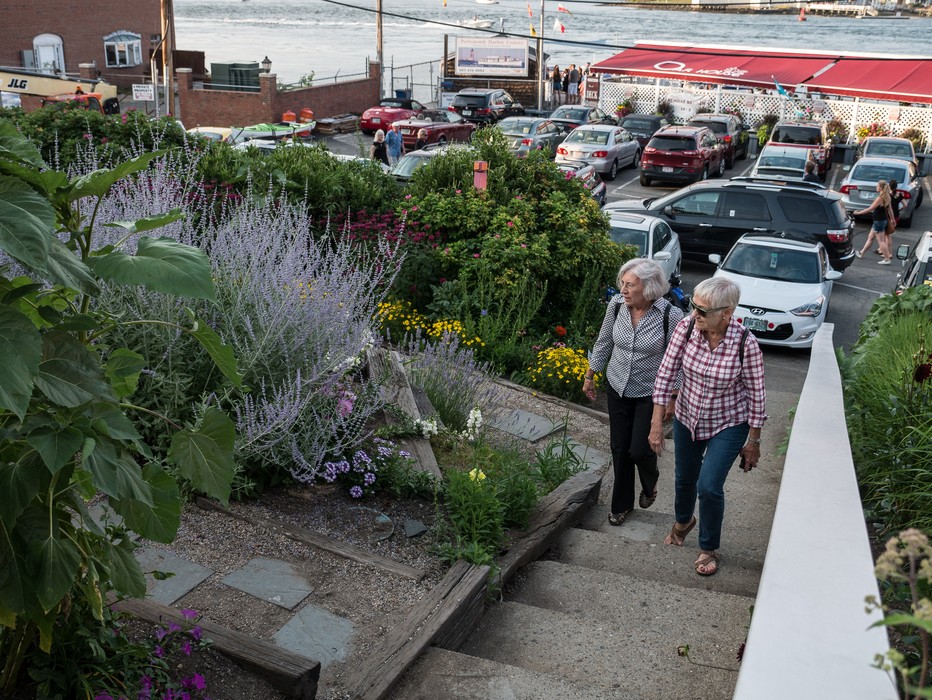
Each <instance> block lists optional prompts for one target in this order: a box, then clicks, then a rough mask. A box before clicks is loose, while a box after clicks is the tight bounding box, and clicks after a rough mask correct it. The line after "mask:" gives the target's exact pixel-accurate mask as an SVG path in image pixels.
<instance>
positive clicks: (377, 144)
mask: <svg viewBox="0 0 932 700" xmlns="http://www.w3.org/2000/svg"><path fill="white" fill-rule="evenodd" d="M369 157H370V158H372V160H377V161H380V162H382V163H385V165H391V164H390V163H389V162H388V147H387V146H386V145H385V132H384V131H382V130H381V129H379V130H378V131H376V132H375V136H373V137H372V146H371V147H370V148H369Z"/></svg>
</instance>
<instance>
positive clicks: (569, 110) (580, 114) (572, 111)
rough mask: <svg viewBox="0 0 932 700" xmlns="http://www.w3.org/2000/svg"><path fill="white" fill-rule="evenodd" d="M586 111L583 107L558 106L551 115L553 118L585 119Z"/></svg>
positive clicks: (587, 111)
mask: <svg viewBox="0 0 932 700" xmlns="http://www.w3.org/2000/svg"><path fill="white" fill-rule="evenodd" d="M588 113H589V110H588V109H586V108H584V107H583V108H580V107H576V108H573V107H560V108H559V109H557V110H556V111H555V112H554V113H553V115H552V117H553V118H554V119H585V118H586V115H587V114H588Z"/></svg>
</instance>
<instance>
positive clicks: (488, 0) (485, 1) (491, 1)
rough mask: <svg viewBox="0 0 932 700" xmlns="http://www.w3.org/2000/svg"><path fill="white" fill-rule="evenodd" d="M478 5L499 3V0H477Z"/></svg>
mask: <svg viewBox="0 0 932 700" xmlns="http://www.w3.org/2000/svg"><path fill="white" fill-rule="evenodd" d="M476 4H477V5H497V4H498V0H476Z"/></svg>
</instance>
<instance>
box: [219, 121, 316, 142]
mask: <svg viewBox="0 0 932 700" xmlns="http://www.w3.org/2000/svg"><path fill="white" fill-rule="evenodd" d="M315 126H317V122H316V121H311V122H303V123H301V124H297V123H293V122H274V123H267V124H254V125H252V126H243V127H239V128H234V129H233V133H232V135H231V137H230V141H231V142H232V143H242V142H243V141H251V140H253V139H286V138H295V139H309V138H311V132H312V131H314V127H315Z"/></svg>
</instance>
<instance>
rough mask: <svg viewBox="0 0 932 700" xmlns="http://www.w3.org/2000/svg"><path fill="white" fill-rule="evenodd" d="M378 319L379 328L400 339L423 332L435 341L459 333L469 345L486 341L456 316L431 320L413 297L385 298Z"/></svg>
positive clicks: (479, 345) (425, 336)
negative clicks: (468, 331)
mask: <svg viewBox="0 0 932 700" xmlns="http://www.w3.org/2000/svg"><path fill="white" fill-rule="evenodd" d="M376 320H377V321H378V323H379V330H380V331H381V332H382V333H383V334H384V335H385V336H386V337H387V338H388V339H389V340H392V339H394V340H395V341H398V342H400V341H402V340H403V339H404V338H405V337H406V336H408V335H411V334H415V333H420V334H421V335H422V336H423V337H424V338H425V339H427V340H431V341H436V340H442V339H443V338H445V337H451V338H453V337H455V338H456V339H457V341H458V342H459V344H460V345H462V346H463V347H466V348H470V347H481V346H483V345H485V343H483V342H482V339H481V338H479V337H478V336H471V337H470V335H469V334H468V333H467V332H466V329H465V328H464V327H463V324H462V322H460V321H458V320H456V319H440V320H437V321H431V320H430V319H428V318H427V316H424V315H423V314H422V313H420V312H419V311H418V310H417V309H415V308H414V305H413V304H412V303H411V302H410V301H397V300H395V301H383V302H382V303H380V304H379V305H378V308H377V309H376Z"/></svg>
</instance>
